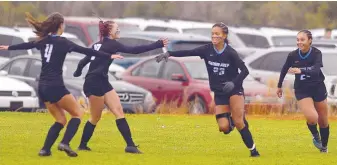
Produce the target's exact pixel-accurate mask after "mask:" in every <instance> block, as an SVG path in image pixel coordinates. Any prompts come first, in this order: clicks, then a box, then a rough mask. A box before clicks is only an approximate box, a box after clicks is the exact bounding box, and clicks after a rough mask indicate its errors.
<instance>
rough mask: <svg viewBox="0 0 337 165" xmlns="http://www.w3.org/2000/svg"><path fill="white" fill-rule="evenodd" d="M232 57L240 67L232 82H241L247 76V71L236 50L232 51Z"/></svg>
mask: <svg viewBox="0 0 337 165" xmlns="http://www.w3.org/2000/svg"><path fill="white" fill-rule="evenodd" d="M232 59H233V62H234V64H235V65H236V66H237V67H238V68H239V69H240V73H239V74H238V75H237V76H236V77H235V78H234V80H233V82H234V84H241V83H242V82H243V80H244V79H245V78H246V77H247V76H248V74H249V71H248V69H247V67H246V65H245V63H244V62H243V61H242V60H241V58H240V57H239V55H238V53H237V52H236V51H234V52H233V53H232Z"/></svg>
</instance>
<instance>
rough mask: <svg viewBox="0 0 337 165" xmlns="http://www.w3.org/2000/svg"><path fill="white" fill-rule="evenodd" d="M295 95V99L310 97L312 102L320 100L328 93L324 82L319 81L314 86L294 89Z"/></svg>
mask: <svg viewBox="0 0 337 165" xmlns="http://www.w3.org/2000/svg"><path fill="white" fill-rule="evenodd" d="M295 96H296V99H297V100H302V99H304V98H312V99H313V100H314V102H321V101H323V100H325V99H326V98H327V96H328V94H327V90H326V87H325V84H324V83H320V84H318V85H316V86H311V87H305V88H299V89H295Z"/></svg>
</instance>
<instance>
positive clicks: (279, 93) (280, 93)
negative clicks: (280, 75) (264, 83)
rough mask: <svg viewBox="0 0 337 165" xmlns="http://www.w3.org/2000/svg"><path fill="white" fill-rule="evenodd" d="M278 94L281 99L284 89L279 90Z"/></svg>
mask: <svg viewBox="0 0 337 165" xmlns="http://www.w3.org/2000/svg"><path fill="white" fill-rule="evenodd" d="M276 94H277V97H279V98H281V97H282V94H283V90H282V88H277V91H276Z"/></svg>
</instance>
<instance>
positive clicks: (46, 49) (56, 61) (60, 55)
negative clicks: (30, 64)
mask: <svg viewBox="0 0 337 165" xmlns="http://www.w3.org/2000/svg"><path fill="white" fill-rule="evenodd" d="M68 42H69V41H68V40H67V39H66V38H64V37H60V36H48V37H46V38H44V39H42V40H40V41H37V46H36V48H37V49H39V50H40V53H41V59H42V68H41V74H40V84H43V85H49V86H57V85H63V77H62V73H63V70H62V68H63V63H64V60H65V57H66V55H67V53H68V52H69V51H70V46H69V43H68Z"/></svg>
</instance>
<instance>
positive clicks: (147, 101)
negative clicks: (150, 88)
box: [144, 92, 154, 104]
mask: <svg viewBox="0 0 337 165" xmlns="http://www.w3.org/2000/svg"><path fill="white" fill-rule="evenodd" d="M144 103H145V104H151V103H154V99H153V96H152V93H151V92H149V93H148V94H147V95H146V96H145V99H144Z"/></svg>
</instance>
